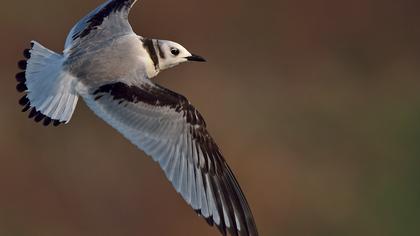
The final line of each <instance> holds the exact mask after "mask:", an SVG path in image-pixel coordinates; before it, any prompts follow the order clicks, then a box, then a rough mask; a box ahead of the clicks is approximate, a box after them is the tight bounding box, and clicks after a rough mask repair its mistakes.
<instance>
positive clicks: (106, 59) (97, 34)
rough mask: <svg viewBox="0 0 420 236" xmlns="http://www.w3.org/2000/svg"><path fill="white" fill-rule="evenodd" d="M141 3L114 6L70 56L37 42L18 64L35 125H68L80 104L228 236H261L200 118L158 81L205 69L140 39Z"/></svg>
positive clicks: (182, 53)
mask: <svg viewBox="0 0 420 236" xmlns="http://www.w3.org/2000/svg"><path fill="white" fill-rule="evenodd" d="M136 2H137V0H108V1H106V2H104V3H102V4H101V5H99V6H98V7H97V8H96V9H94V10H93V11H91V12H90V13H88V14H87V15H86V16H85V17H83V18H82V19H81V20H79V21H78V22H77V23H76V24H75V25H74V26H73V28H72V29H71V30H70V32H69V34H68V36H67V38H66V40H65V44H64V50H63V52H62V53H56V52H54V51H52V50H50V49H48V48H46V47H44V46H43V45H41V44H40V43H38V42H37V41H34V40H32V41H31V42H30V48H28V49H25V50H24V51H23V57H24V60H21V61H19V62H18V67H19V68H20V70H21V72H19V73H18V74H16V80H17V82H18V84H17V86H16V89H17V90H18V91H19V92H21V93H23V94H24V96H23V97H22V98H21V99H20V100H19V104H20V105H22V106H23V110H22V111H23V112H28V113H29V118H31V119H34V120H35V121H36V122H39V123H42V124H43V125H45V126H49V125H50V124H51V125H53V126H59V125H62V124H67V123H68V122H69V121H70V119H71V117H72V115H73V113H74V110H75V108H76V105H77V102H78V99H79V98H82V99H83V100H84V101H85V103H86V104H87V106H88V107H89V108H90V109H91V110H92V111H93V112H94V113H95V114H96V115H97V116H99V117H100V118H102V119H103V120H104V121H105V122H106V123H108V124H109V125H111V126H112V127H113V128H115V129H116V130H117V131H119V132H120V133H121V134H122V135H123V136H124V137H125V138H126V139H128V140H129V141H130V142H131V143H133V144H134V145H135V146H137V147H138V148H139V149H141V150H143V151H144V152H145V153H146V154H147V155H148V156H150V157H151V158H152V159H153V160H154V161H156V162H157V163H158V164H159V165H160V167H161V169H162V170H163V172H164V173H165V175H166V177H167V178H168V179H169V181H170V182H171V183H172V185H173V187H174V188H175V190H176V191H177V192H178V193H179V194H180V195H181V196H182V198H183V199H184V200H185V201H186V202H187V203H188V204H189V205H190V206H191V207H192V208H193V209H194V211H195V212H196V213H197V214H198V215H199V216H201V217H203V218H204V219H205V220H206V221H207V223H208V224H209V225H211V226H216V227H217V228H218V229H219V231H220V233H221V234H222V235H227V234H230V235H240V236H243V235H244V236H245V235H247V236H256V235H258V231H257V227H256V224H255V220H254V217H253V214H252V212H251V209H250V206H249V204H248V202H247V200H246V198H245V196H244V194H243V191H242V190H241V188H240V186H239V184H238V181H237V180H236V178H235V176H234V174H233V172H232V170H231V168H230V167H229V165H228V164H227V162H226V160H225V159H224V157H223V155H222V153H221V151H220V149H219V147H218V146H217V144H216V143H215V141H214V139H213V138H212V136H211V135H210V133H209V132H208V130H207V125H206V122H205V121H204V119H203V117H202V115H201V114H200V113H199V112H198V110H197V109H196V108H195V107H194V106H193V105H192V104H191V103H190V102H189V100H188V99H187V98H186V97H184V96H183V95H181V94H178V93H176V92H173V91H171V90H169V89H167V88H165V87H163V86H161V85H158V84H157V83H155V82H154V81H153V78H155V77H156V76H157V75H158V74H159V72H161V71H163V70H166V69H169V68H172V67H174V66H177V65H179V64H181V63H184V62H190V61H196V62H204V61H205V59H204V58H203V57H201V56H198V55H196V54H193V53H190V52H189V51H188V50H187V49H186V48H184V47H183V46H182V45H180V44H179V43H176V42H173V41H169V40H160V39H151V38H147V37H143V36H139V35H137V34H136V33H134V31H133V29H132V27H131V25H130V23H129V21H128V16H129V12H130V10H131V9H132V7H133V6H134V4H135V3H136Z"/></svg>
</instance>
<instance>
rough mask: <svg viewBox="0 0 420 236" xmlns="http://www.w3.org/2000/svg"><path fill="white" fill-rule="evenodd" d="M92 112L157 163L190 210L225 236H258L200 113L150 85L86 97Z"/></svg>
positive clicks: (121, 86) (118, 85)
mask: <svg viewBox="0 0 420 236" xmlns="http://www.w3.org/2000/svg"><path fill="white" fill-rule="evenodd" d="M84 98H85V100H86V102H87V104H88V106H89V107H90V108H91V109H92V110H94V111H95V113H96V114H97V115H98V116H100V117H101V118H102V119H104V120H105V121H106V122H108V123H109V124H110V125H112V126H113V127H114V128H116V129H117V130H118V131H120V132H121V133H122V134H123V135H124V136H125V137H126V138H127V139H129V140H130V141H131V142H132V143H134V144H135V145H136V146H138V147H139V148H140V149H142V150H144V151H145V152H146V153H147V154H148V155H150V156H151V157H152V158H153V159H154V160H155V161H157V162H159V164H160V166H161V167H162V169H163V170H164V172H165V174H166V176H167V178H168V179H169V180H170V181H171V182H172V184H173V186H174V187H175V188H176V190H177V191H178V192H179V193H180V194H181V195H182V197H183V198H184V199H185V200H186V201H187V202H188V204H189V205H191V206H192V208H193V209H194V210H195V211H196V212H197V213H198V214H200V215H201V216H203V217H204V218H205V219H206V220H207V222H208V223H209V224H210V225H213V224H216V225H217V226H218V228H219V230H220V231H221V232H222V233H223V234H224V235H226V230H228V231H229V233H230V234H231V235H253V236H255V235H258V232H257V229H256V226H255V222H254V219H253V216H252V213H251V210H250V208H249V206H248V203H247V201H246V199H245V196H244V195H243V193H242V191H241V188H240V187H239V184H238V182H237V181H236V179H235V177H234V175H233V173H232V171H231V169H230V168H229V166H228V165H227V163H226V161H225V160H224V158H223V156H222V154H221V153H220V150H219V148H218V147H217V145H216V143H215V142H214V140H213V139H212V137H211V136H210V134H209V133H208V132H207V129H206V124H205V122H204V120H203V118H202V116H201V115H200V113H199V112H198V111H197V110H196V109H195V108H194V107H193V106H192V105H191V104H190V103H189V102H188V100H187V99H186V98H185V97H183V96H182V95H179V94H177V93H175V92H172V91H170V90H168V89H165V88H163V87H161V86H159V85H156V84H154V83H153V82H151V81H149V80H147V81H144V80H143V81H142V83H141V84H139V85H136V86H135V85H128V84H126V83H124V82H115V83H112V84H106V85H102V86H100V87H98V88H95V89H93V90H91V91H90V94H89V95H87V96H85V97H84Z"/></svg>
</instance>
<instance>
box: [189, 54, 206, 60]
mask: <svg viewBox="0 0 420 236" xmlns="http://www.w3.org/2000/svg"><path fill="white" fill-rule="evenodd" d="M186 58H187V60H188V61H200V62H205V61H206V59H204V58H202V57H200V56H198V55H194V54H192V55H191V56H189V57H186Z"/></svg>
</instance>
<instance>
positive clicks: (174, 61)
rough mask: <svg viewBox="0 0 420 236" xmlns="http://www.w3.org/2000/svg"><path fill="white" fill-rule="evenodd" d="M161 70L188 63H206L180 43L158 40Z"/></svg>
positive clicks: (157, 46)
mask: <svg viewBox="0 0 420 236" xmlns="http://www.w3.org/2000/svg"><path fill="white" fill-rule="evenodd" d="M156 48H157V54H158V57H159V68H160V70H165V69H169V68H171V67H174V66H176V65H179V64H181V63H183V62H187V61H198V62H204V61H206V60H205V59H204V58H202V57H200V56H198V55H195V54H193V53H190V52H189V51H188V50H187V49H185V48H184V47H183V46H182V45H180V44H179V43H175V42H172V41H167V40H156Z"/></svg>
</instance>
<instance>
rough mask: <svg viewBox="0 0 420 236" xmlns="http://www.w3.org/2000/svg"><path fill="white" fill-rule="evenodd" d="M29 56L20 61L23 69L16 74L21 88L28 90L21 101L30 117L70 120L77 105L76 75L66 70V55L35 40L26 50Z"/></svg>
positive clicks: (42, 119)
mask: <svg viewBox="0 0 420 236" xmlns="http://www.w3.org/2000/svg"><path fill="white" fill-rule="evenodd" d="M23 54H24V56H25V58H26V60H22V61H19V63H18V66H19V68H20V69H22V70H23V71H22V72H20V73H18V74H17V75H16V79H17V81H18V83H19V84H18V85H17V87H16V88H17V90H18V91H19V92H25V93H26V94H25V96H23V97H22V98H21V99H20V101H19V103H20V104H21V105H22V106H24V108H23V110H22V111H24V112H25V111H28V110H30V113H29V118H34V119H35V121H36V122H40V121H43V124H44V125H49V124H50V123H52V124H54V125H55V126H57V125H59V124H61V123H68V122H69V121H70V118H71V116H72V114H73V111H74V109H75V107H76V104H77V100H78V95H77V93H76V89H75V85H76V79H75V77H73V76H72V75H70V74H69V73H67V72H65V71H63V69H62V65H63V61H64V57H63V56H62V55H60V54H57V53H55V52H53V51H51V50H49V49H47V48H45V47H44V46H42V45H41V44H39V43H37V42H35V41H32V42H31V48H30V49H26V50H25V51H24V52H23Z"/></svg>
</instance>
